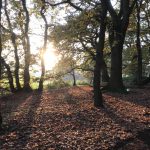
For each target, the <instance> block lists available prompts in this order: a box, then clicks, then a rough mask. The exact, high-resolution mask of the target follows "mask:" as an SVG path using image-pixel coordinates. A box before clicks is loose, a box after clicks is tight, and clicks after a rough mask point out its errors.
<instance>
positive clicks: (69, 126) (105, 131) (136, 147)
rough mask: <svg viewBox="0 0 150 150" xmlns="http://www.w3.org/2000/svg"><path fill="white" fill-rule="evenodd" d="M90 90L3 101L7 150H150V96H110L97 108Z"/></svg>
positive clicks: (1, 140) (0, 140)
mask: <svg viewBox="0 0 150 150" xmlns="http://www.w3.org/2000/svg"><path fill="white" fill-rule="evenodd" d="M91 90H92V89H91V88H90V87H74V88H65V89H61V90H52V91H49V92H44V93H42V94H40V93H38V92H33V93H18V94H15V95H11V96H9V97H5V98H3V99H1V101H2V114H3V117H4V123H3V129H4V131H3V132H2V133H1V135H0V149H1V150H13V149H14V150H25V149H32V150H34V149H35V150H37V149H39V150H47V149H51V150H52V149H56V150H76V149H78V150H82V149H83V150H84V149H86V150H100V149H102V150H105V149H110V150H113V149H114V150H117V149H120V150H130V149H132V150H148V149H149V146H150V145H148V144H149V143H150V141H149V139H150V138H149V136H150V135H149V133H150V131H149V125H150V124H149V121H150V120H149V119H150V116H149V115H150V114H149V111H150V108H149V106H150V105H149V104H150V92H149V89H141V90H134V92H132V93H131V94H128V95H119V94H112V93H105V94H104V99H105V108H104V109H101V110H98V109H96V108H94V107H93V102H92V92H91Z"/></svg>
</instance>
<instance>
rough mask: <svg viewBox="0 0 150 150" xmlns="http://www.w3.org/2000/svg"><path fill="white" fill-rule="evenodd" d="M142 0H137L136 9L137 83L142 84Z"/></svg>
mask: <svg viewBox="0 0 150 150" xmlns="http://www.w3.org/2000/svg"><path fill="white" fill-rule="evenodd" d="M142 1H143V0H140V2H138V1H137V2H136V10H137V12H136V13H137V25H136V26H137V30H136V48H137V62H138V63H137V64H138V65H137V84H138V85H141V83H142V49H141V40H140V20H141V19H140V12H141V5H142Z"/></svg>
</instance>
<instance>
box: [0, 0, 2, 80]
mask: <svg viewBox="0 0 150 150" xmlns="http://www.w3.org/2000/svg"><path fill="white" fill-rule="evenodd" d="M1 10H2V0H0V79H1V68H2V66H1V64H2V63H1V55H2V30H1V13H2V12H1Z"/></svg>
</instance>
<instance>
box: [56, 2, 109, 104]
mask: <svg viewBox="0 0 150 150" xmlns="http://www.w3.org/2000/svg"><path fill="white" fill-rule="evenodd" d="M96 4H97V3H96ZM80 11H81V14H80V15H79V16H78V17H76V18H75V19H72V20H70V22H69V20H68V25H66V26H62V30H63V32H64V34H65V35H64V34H63V33H62V32H61V34H62V35H64V36H63V37H62V35H61V36H60V37H62V39H63V40H62V41H61V42H60V41H59V40H58V39H60V37H58V36H57V37H58V39H57V40H58V41H59V42H60V43H63V45H67V44H68V43H72V44H73V45H78V46H76V49H77V51H78V52H81V49H82V48H83V50H82V51H84V52H86V53H89V55H91V57H93V59H94V60H95V66H94V80H93V88H94V105H95V106H96V107H102V106H103V98H102V93H101V91H100V72H101V70H102V66H103V63H104V59H103V49H104V41H105V31H106V23H107V21H106V15H107V5H106V3H105V1H103V0H102V1H101V3H98V5H95V8H93V9H91V10H84V11H82V10H80ZM71 24H74V25H73V26H72V25H71ZM66 27H68V28H66ZM58 30H59V31H58V32H60V30H61V29H58ZM70 30H71V31H70ZM69 31H70V32H69ZM67 33H68V34H67ZM66 38H67V39H68V40H67V42H66V43H65V41H66ZM55 39H56V38H55ZM57 40H56V41H57ZM56 43H57V44H58V42H56ZM75 43H78V44H75ZM58 45H59V44H58ZM60 45H61V44H60ZM69 45H71V44H69ZM89 45H91V46H89ZM69 47H70V46H69ZM81 47H82V48H81ZM72 50H74V48H73V49H72Z"/></svg>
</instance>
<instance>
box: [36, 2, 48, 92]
mask: <svg viewBox="0 0 150 150" xmlns="http://www.w3.org/2000/svg"><path fill="white" fill-rule="evenodd" d="M42 3H43V6H42V7H41V11H40V13H41V16H42V18H43V20H44V23H45V32H44V44H43V48H42V50H41V77H40V81H39V88H38V90H39V91H43V82H44V76H45V63H44V54H45V51H46V47H47V30H48V23H47V20H46V17H45V15H44V11H45V3H44V2H43V1H42Z"/></svg>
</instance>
